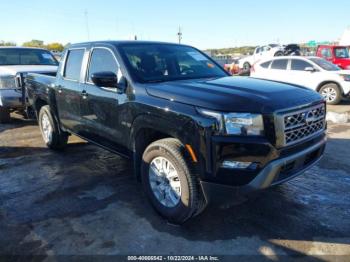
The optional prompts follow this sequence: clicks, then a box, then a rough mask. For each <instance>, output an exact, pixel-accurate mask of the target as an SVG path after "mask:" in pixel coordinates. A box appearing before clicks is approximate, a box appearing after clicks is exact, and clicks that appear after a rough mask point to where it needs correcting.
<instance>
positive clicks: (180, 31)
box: [177, 26, 182, 44]
mask: <svg viewBox="0 0 350 262" xmlns="http://www.w3.org/2000/svg"><path fill="white" fill-rule="evenodd" d="M177 36H178V37H179V44H181V40H182V30H181V26H179V32H178V33H177Z"/></svg>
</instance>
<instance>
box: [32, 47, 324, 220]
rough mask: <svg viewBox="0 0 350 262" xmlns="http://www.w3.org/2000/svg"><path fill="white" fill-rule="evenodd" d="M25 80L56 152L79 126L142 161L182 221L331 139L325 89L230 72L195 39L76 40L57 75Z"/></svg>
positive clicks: (153, 188)
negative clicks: (191, 41)
mask: <svg viewBox="0 0 350 262" xmlns="http://www.w3.org/2000/svg"><path fill="white" fill-rule="evenodd" d="M26 85H27V89H28V95H29V101H30V103H31V104H33V106H34V108H35V111H36V113H37V115H38V121H39V126H40V130H41V133H42V136H43V140H44V141H45V143H46V145H47V146H48V147H49V148H51V149H55V150H57V149H62V148H64V147H65V146H66V144H67V139H68V136H69V135H70V134H76V135H78V136H80V137H81V138H83V139H85V140H88V141H90V142H92V143H94V144H96V145H99V146H101V147H103V148H105V149H108V150H110V151H112V152H115V153H118V154H120V155H122V156H125V157H128V158H130V159H132V160H133V163H134V172H135V175H136V177H137V178H140V179H141V181H142V185H143V188H144V190H145V192H146V195H147V197H148V198H149V200H150V201H151V203H152V205H153V206H154V208H155V209H156V210H157V211H158V212H159V213H160V214H161V215H163V216H164V217H165V218H167V219H168V220H169V221H171V222H173V223H182V222H184V221H186V220H187V219H189V218H191V217H193V216H195V215H197V214H199V213H201V212H202V211H203V210H204V208H205V207H206V206H207V205H208V204H209V203H211V204H214V205H215V204H218V203H224V202H225V201H232V199H235V198H236V197H237V195H238V194H248V193H249V192H255V191H257V190H261V189H264V188H267V187H269V186H272V185H278V184H280V183H283V182H285V181H288V180H289V179H291V178H293V177H295V176H297V175H300V174H301V173H303V172H304V171H305V170H307V169H309V168H310V167H311V166H312V165H314V164H315V163H316V162H317V161H318V160H319V159H320V158H321V156H322V155H323V151H324V147H325V143H326V135H325V128H326V125H325V114H326V112H325V102H324V101H323V99H322V97H321V96H320V95H319V94H317V93H316V92H313V91H311V90H308V89H306V88H301V87H298V86H295V85H288V84H282V83H278V82H271V81H265V80H257V79H253V78H247V77H229V74H228V73H227V72H225V70H223V69H222V68H221V67H220V66H219V65H218V64H217V63H216V62H215V61H214V60H212V59H211V58H209V57H208V56H206V55H205V54H204V53H202V52H201V51H199V50H198V49H195V48H193V47H190V46H186V45H177V44H167V43H158V42H143V41H107V42H93V43H83V44H74V45H71V46H70V47H69V48H68V49H67V50H65V52H64V54H63V57H62V61H61V62H60V66H59V70H58V73H57V76H56V77H49V76H45V75H40V74H29V75H28V76H27V84H26ZM130 194H132V192H130Z"/></svg>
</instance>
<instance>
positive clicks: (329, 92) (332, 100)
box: [319, 84, 342, 105]
mask: <svg viewBox="0 0 350 262" xmlns="http://www.w3.org/2000/svg"><path fill="white" fill-rule="evenodd" d="M319 93H320V94H321V96H323V98H324V99H325V100H326V102H327V104H329V105H336V104H339V102H340V101H341V100H342V93H341V91H340V88H339V86H338V85H337V84H326V85H324V86H322V87H321V89H320V91H319Z"/></svg>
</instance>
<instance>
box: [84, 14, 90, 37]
mask: <svg viewBox="0 0 350 262" xmlns="http://www.w3.org/2000/svg"><path fill="white" fill-rule="evenodd" d="M84 15H85V24H86V33H87V38H88V41H90V29H89V16H88V11H87V10H85V12H84Z"/></svg>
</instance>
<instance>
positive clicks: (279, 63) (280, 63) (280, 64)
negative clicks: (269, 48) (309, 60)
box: [271, 59, 288, 70]
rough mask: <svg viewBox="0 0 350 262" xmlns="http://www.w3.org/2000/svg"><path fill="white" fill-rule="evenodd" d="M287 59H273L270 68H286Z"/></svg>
mask: <svg viewBox="0 0 350 262" xmlns="http://www.w3.org/2000/svg"><path fill="white" fill-rule="evenodd" d="M287 64H288V60H287V59H278V60H273V61H272V65H271V69H279V70H286V69H287Z"/></svg>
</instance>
